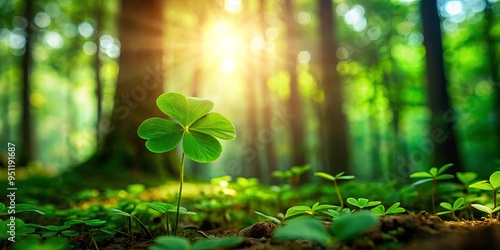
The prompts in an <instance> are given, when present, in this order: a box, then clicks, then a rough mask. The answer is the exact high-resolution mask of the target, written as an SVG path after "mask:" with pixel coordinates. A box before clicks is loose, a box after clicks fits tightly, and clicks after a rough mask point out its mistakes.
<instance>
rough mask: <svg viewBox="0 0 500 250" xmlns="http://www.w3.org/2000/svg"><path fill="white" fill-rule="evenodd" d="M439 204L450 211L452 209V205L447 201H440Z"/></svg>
mask: <svg viewBox="0 0 500 250" xmlns="http://www.w3.org/2000/svg"><path fill="white" fill-rule="evenodd" d="M439 206H441V207H442V208H444V209H446V210H450V211H452V210H453V207H452V206H451V204H450V203H448V202H441V203H439Z"/></svg>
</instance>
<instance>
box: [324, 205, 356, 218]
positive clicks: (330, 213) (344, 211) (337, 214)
mask: <svg viewBox="0 0 500 250" xmlns="http://www.w3.org/2000/svg"><path fill="white" fill-rule="evenodd" d="M323 213H324V214H326V215H328V216H330V217H332V218H333V219H335V218H337V217H340V216H342V215H344V214H350V213H352V211H351V209H350V208H348V207H346V208H343V209H338V210H334V209H328V210H327V211H323Z"/></svg>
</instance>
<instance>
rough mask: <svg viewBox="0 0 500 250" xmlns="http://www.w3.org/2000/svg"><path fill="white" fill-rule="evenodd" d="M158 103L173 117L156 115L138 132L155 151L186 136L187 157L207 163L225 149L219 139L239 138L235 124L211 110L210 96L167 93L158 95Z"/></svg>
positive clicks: (166, 149)
mask: <svg viewBox="0 0 500 250" xmlns="http://www.w3.org/2000/svg"><path fill="white" fill-rule="evenodd" d="M156 104H157V105H158V108H160V110H161V111H162V112H163V113H165V114H166V115H168V116H169V117H170V118H172V119H173V120H167V119H164V118H159V117H153V118H149V119H147V120H145V121H144V122H143V123H142V124H141V125H140V126H139V128H138V129H137V134H138V135H139V137H141V138H143V139H146V140H147V141H146V147H147V148H148V149H149V150H150V151H151V152H154V153H164V152H168V151H170V150H172V149H174V148H175V147H176V146H177V145H179V143H180V142H181V140H182V151H183V152H184V153H185V154H186V156H187V157H189V158H190V159H192V160H193V161H196V162H200V163H207V162H212V161H215V160H217V158H219V156H220V155H221V153H222V146H221V144H220V142H219V141H218V140H217V139H222V140H233V139H235V138H236V132H235V129H234V125H233V124H232V123H231V122H230V121H229V120H228V119H227V118H225V117H224V116H222V115H220V114H218V113H214V112H212V113H209V112H210V111H211V110H212V108H213V106H214V103H213V102H212V101H210V100H205V99H200V98H195V97H187V98H186V97H185V96H183V95H182V94H179V93H165V94H162V95H160V96H159V97H158V99H157V100H156Z"/></svg>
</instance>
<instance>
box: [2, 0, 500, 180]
mask: <svg viewBox="0 0 500 250" xmlns="http://www.w3.org/2000/svg"><path fill="white" fill-rule="evenodd" d="M0 13H1V15H0V60H1V62H0V90H1V91H0V102H1V103H0V115H1V118H0V130H1V137H0V142H1V143H0V145H4V146H2V147H1V149H0V155H1V159H2V160H1V162H2V164H3V165H6V155H7V154H6V148H7V146H6V145H7V142H11V143H14V144H16V147H17V151H16V152H17V157H18V158H17V168H18V171H19V172H21V171H24V172H25V173H27V174H32V175H37V174H57V173H62V172H64V171H67V170H73V169H79V167H80V169H82V168H83V169H85V170H89V171H90V170H92V169H93V170H95V171H96V173H98V172H100V171H104V170H106V169H107V170H110V171H129V172H132V173H151V174H159V175H161V176H165V177H168V176H170V175H174V178H177V174H176V173H177V168H176V167H175V166H177V165H178V162H176V160H175V159H178V158H179V157H178V155H175V153H174V154H164V155H154V154H151V153H149V152H147V150H146V148H145V146H144V141H143V140H141V139H140V138H138V136H137V133H136V130H137V127H138V126H139V124H140V123H141V122H142V121H143V120H144V119H146V118H149V117H152V116H164V114H162V113H161V112H160V111H159V110H158V109H157V107H156V104H155V101H156V98H157V96H158V95H160V94H161V93H163V92H170V91H175V92H180V93H183V94H185V95H187V96H197V97H200V98H207V99H211V100H212V101H214V102H215V111H217V112H219V113H221V114H223V115H224V116H226V117H228V118H229V119H230V120H231V121H233V122H234V123H235V126H236V131H237V134H238V136H237V139H236V140H235V141H229V142H222V143H223V148H224V152H223V154H222V157H221V158H220V159H219V160H218V161H216V162H214V163H212V164H209V165H206V166H205V165H199V164H195V163H193V162H190V163H189V166H188V168H187V170H188V176H197V177H199V178H200V179H204V180H206V179H208V178H210V177H215V176H220V175H233V176H245V177H259V178H261V179H262V180H263V181H264V182H272V181H273V177H272V176H271V175H270V173H271V172H272V171H274V170H279V169H289V168H290V167H292V166H297V165H304V164H310V166H311V167H312V169H314V170H316V171H327V172H329V173H338V172H340V171H348V172H350V173H352V174H355V175H356V176H357V177H358V178H360V179H365V180H368V179H370V180H384V179H385V180H386V179H398V180H402V181H404V180H406V179H407V178H408V175H409V174H410V173H412V172H414V171H416V170H422V169H428V168H429V167H431V166H440V165H442V164H445V163H449V162H452V163H455V164H456V166H455V167H454V168H453V169H454V171H465V170H468V171H477V172H478V173H480V175H481V176H483V177H485V176H486V175H489V174H490V173H491V172H492V171H493V170H494V169H496V168H497V167H499V164H498V162H497V159H498V158H499V156H500V154H499V153H500V147H499V145H500V143H499V140H500V85H499V83H500V81H499V72H498V71H499V60H498V59H499V52H498V51H499V49H500V47H499V39H500V20H499V18H500V3H499V1H497V0H437V1H436V0H421V1H416V0H379V1H360V0H334V1H331V0H204V1H200V0H182V1H181V0H165V1H138V0H137V1H135V0H110V1H98V0H83V1H70V0H0Z"/></svg>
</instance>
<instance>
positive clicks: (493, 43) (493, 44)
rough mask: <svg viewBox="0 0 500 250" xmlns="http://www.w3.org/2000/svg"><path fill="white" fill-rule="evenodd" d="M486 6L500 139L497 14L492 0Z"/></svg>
mask: <svg viewBox="0 0 500 250" xmlns="http://www.w3.org/2000/svg"><path fill="white" fill-rule="evenodd" d="M485 4H486V8H485V9H484V11H485V30H484V32H483V34H484V36H485V40H486V45H487V49H488V53H487V54H488V62H489V67H490V77H491V81H492V83H493V90H494V94H495V98H496V104H495V105H493V107H494V108H495V112H496V119H497V120H496V124H497V125H496V126H497V127H496V128H495V129H496V132H497V137H498V138H499V139H500V74H499V72H498V70H499V69H498V67H499V62H498V56H497V39H496V38H495V36H494V35H493V34H495V33H494V32H495V31H494V29H495V14H494V11H493V4H494V3H492V2H490V1H488V0H485Z"/></svg>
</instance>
